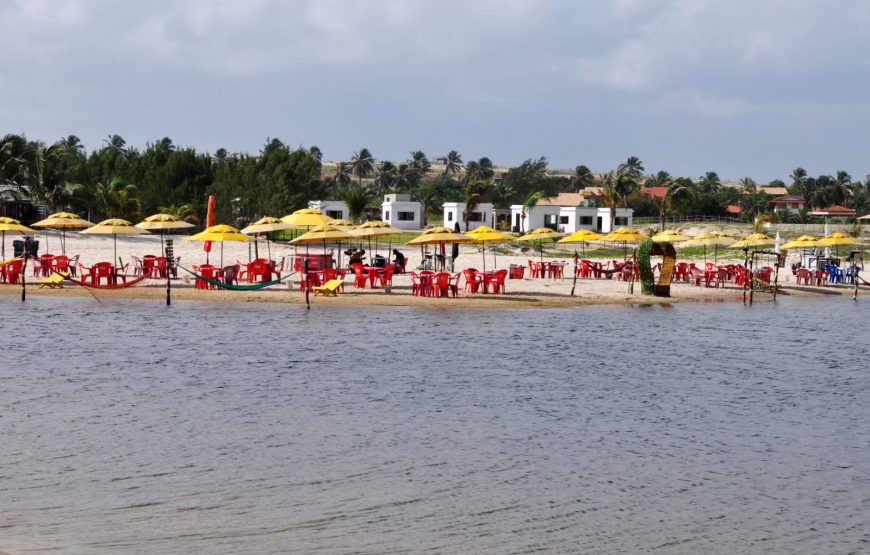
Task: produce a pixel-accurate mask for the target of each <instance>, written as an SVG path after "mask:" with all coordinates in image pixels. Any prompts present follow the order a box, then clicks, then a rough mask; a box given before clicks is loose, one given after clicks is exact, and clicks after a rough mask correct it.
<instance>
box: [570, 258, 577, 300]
mask: <svg viewBox="0 0 870 555" xmlns="http://www.w3.org/2000/svg"><path fill="white" fill-rule="evenodd" d="M577 258H578V257H577V248H576V247H575V248H574V283H572V284H571V296H572V297H573V296H574V289H575V288H576V287H577Z"/></svg>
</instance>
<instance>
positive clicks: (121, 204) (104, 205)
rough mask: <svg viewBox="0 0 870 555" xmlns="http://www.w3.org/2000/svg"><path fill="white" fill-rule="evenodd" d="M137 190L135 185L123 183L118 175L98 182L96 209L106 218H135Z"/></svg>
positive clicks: (137, 207) (137, 205)
mask: <svg viewBox="0 0 870 555" xmlns="http://www.w3.org/2000/svg"><path fill="white" fill-rule="evenodd" d="M138 197H139V191H138V190H137V188H136V186H135V185H132V184H129V183H127V184H125V183H124V182H123V180H122V179H121V178H120V177H117V176H115V177H113V178H112V179H111V180H109V181H108V182H107V183H98V184H97V191H96V201H97V209H98V210H99V211H100V212H101V213H102V214H103V215H105V216H106V217H108V218H121V219H124V220H136V219H138V217H139V212H140V205H139V198H138Z"/></svg>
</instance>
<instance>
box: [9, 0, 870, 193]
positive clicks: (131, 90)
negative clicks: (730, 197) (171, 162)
mask: <svg viewBox="0 0 870 555" xmlns="http://www.w3.org/2000/svg"><path fill="white" fill-rule="evenodd" d="M0 13H3V14H4V17H3V18H2V20H0V122H2V128H3V131H11V132H19V131H23V132H26V133H27V134H28V135H29V136H31V137H35V138H41V139H44V140H53V139H55V138H57V137H60V136H62V135H66V134H69V133H76V134H78V135H79V136H81V137H82V139H83V140H84V141H85V142H86V144H87V145H88V146H89V147H91V148H96V147H98V146H99V144H100V142H101V141H102V139H103V138H104V137H105V136H106V135H108V134H110V133H118V134H121V135H122V136H124V137H125V138H126V139H127V140H128V142H130V143H131V144H134V145H140V146H141V145H144V143H145V142H146V141H148V140H155V139H157V138H160V137H162V136H164V135H168V136H170V137H172V138H173V139H174V140H175V141H176V142H177V143H179V144H182V145H191V146H196V147H198V148H207V149H215V148H218V147H221V146H223V147H226V148H228V149H230V150H246V151H256V150H258V149H259V147H260V145H261V144H262V143H263V141H264V140H265V138H266V136H271V137H280V138H282V139H283V140H285V141H286V142H288V143H290V144H306V145H308V144H317V145H319V146H320V147H321V148H322V149H323V150H324V151H325V154H326V156H327V157H328V158H335V159H341V158H347V157H349V156H350V154H351V153H352V152H353V151H354V150H357V149H359V148H360V147H362V146H367V147H369V148H370V149H371V150H372V151H373V152H374V153H375V155H376V156H378V157H381V158H387V159H401V158H404V157H405V156H407V153H408V151H409V150H411V149H417V148H421V149H423V150H425V151H427V152H428V153H430V155H437V154H441V153H443V152H445V151H446V150H449V149H451V148H456V149H458V150H460V151H461V152H463V154H464V155H465V156H466V158H473V157H479V156H483V155H488V156H490V157H492V158H493V159H495V160H496V161H497V162H500V163H516V162H519V161H521V160H522V159H524V158H526V157H531V156H539V155H542V154H544V155H547V156H549V157H550V158H551V160H552V162H553V164H552V165H553V166H558V167H570V166H573V165H576V164H579V163H584V164H587V165H589V166H591V167H593V168H594V169H607V168H610V167H613V166H615V165H616V164H617V163H618V162H619V161H621V160H622V159H624V158H625V157H626V156H629V155H637V156H640V157H641V158H642V159H643V160H644V161H645V162H646V165H647V168H648V169H649V170H657V169H660V168H661V169H668V170H669V171H671V172H672V173H681V174H688V175H698V174H700V173H702V172H703V171H706V170H708V169H712V170H716V171H719V172H720V174H722V175H723V176H725V177H729V178H738V177H742V176H743V175H751V176H753V177H755V178H756V179H760V180H764V179H770V178H773V177H783V176H785V175H787V173H788V172H789V171H790V170H791V169H792V168H793V167H794V166H796V165H799V164H802V165H805V167H807V169H808V171H810V172H811V173H822V172H833V171H835V170H836V169H846V170H848V171H851V172H852V173H853V174H854V175H858V176H861V175H863V174H864V173H867V172H868V171H870V168H868V167H867V164H866V162H865V159H866V156H865V152H864V151H865V148H864V146H863V145H862V144H861V136H860V134H859V133H860V130H861V129H862V128H863V127H865V126H866V123H867V117H868V107H867V104H868V103H867V101H866V100H865V98H864V97H865V94H864V92H863V90H864V89H865V88H866V86H867V83H866V81H867V77H866V66H867V64H868V62H867V60H866V57H865V55H864V53H865V52H867V47H868V42H870V39H868V38H867V37H866V33H865V29H866V28H867V24H868V22H870V5H867V4H866V3H864V2H861V1H858V0H854V1H851V0H844V1H841V2H837V3H831V4H829V3H819V2H810V1H790V2H786V1H778V0H771V1H766V2H750V1H748V0H734V1H731V2H715V1H708V0H692V1H689V0H672V1H653V0H619V1H616V2H593V1H585V2H572V1H569V0H564V1H555V0H554V1H544V0H516V1H509V2H506V1H496V0H480V1H473V2H461V1H457V0H447V1H434V0H432V1H423V0H406V1H399V0H392V1H390V0H385V1H374V0H371V1H356V2H352V1H349V0H346V1H343V0H299V1H295V2H278V1H267V0H253V1H246V2H229V1H206V0H190V1H186V2H171V1H162V2H147V3H146V2H127V3H120V2H112V1H109V0H92V1H88V0H78V1H76V0H68V1H65V2H51V1H47V0H45V1H34V0H27V1H23V0H21V1H18V0H15V1H10V0H0Z"/></svg>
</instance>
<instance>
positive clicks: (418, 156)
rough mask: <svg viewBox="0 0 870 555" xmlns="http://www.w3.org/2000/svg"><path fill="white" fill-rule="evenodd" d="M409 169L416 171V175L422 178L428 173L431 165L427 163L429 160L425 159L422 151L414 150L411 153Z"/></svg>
mask: <svg viewBox="0 0 870 555" xmlns="http://www.w3.org/2000/svg"><path fill="white" fill-rule="evenodd" d="M411 167H412V168H414V169H415V170H417V173H419V174H420V176H421V177H422V176H425V175H426V174H427V173H429V170H430V169H431V168H432V164H430V163H429V159H428V158H426V154H425V153H424V152H423V151H422V150H415V151H414V152H412V153H411Z"/></svg>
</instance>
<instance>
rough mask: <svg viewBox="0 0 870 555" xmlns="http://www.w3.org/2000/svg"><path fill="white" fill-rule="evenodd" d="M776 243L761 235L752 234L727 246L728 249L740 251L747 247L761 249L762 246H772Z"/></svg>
mask: <svg viewBox="0 0 870 555" xmlns="http://www.w3.org/2000/svg"><path fill="white" fill-rule="evenodd" d="M775 242H776V241H775V240H773V239H771V238H770V237H768V236H767V235H765V234H763V233H753V234H752V235H748V236H746V237H744V238H743V239H740V240H739V241H737V242H736V243H732V244H731V245H729V246H728V248H729V249H742V248H749V247H761V246H764V245H772V244H774V243H775Z"/></svg>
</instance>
